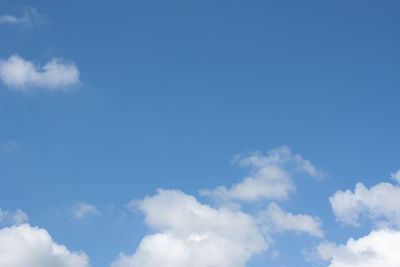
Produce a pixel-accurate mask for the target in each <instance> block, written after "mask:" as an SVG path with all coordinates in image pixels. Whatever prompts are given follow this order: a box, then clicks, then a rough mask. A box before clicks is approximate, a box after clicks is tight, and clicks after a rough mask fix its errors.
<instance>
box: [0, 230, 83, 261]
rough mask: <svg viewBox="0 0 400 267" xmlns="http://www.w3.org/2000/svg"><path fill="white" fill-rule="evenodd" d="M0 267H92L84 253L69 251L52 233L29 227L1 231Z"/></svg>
mask: <svg viewBox="0 0 400 267" xmlns="http://www.w3.org/2000/svg"><path fill="white" fill-rule="evenodd" d="M0 266H1V267H26V266H29V267H55V266H57V267H90V263H89V258H88V256H86V254H85V253H83V252H70V251H69V250H68V249H67V248H66V247H65V246H63V245H59V244H57V243H55V242H54V241H53V240H52V238H51V236H50V235H49V233H48V232H47V231H46V230H44V229H40V228H38V227H32V226H30V225H28V224H22V225H18V226H11V227H5V228H2V229H0Z"/></svg>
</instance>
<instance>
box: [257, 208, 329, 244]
mask: <svg viewBox="0 0 400 267" xmlns="http://www.w3.org/2000/svg"><path fill="white" fill-rule="evenodd" d="M261 219H262V220H263V223H266V224H268V225H269V227H271V228H272V229H271V230H274V231H278V232H284V231H296V232H304V233H308V234H310V235H312V236H316V237H323V236H324V233H323V232H322V230H321V226H322V223H321V220H320V219H319V218H318V217H311V216H310V215H306V214H292V213H290V212H286V211H284V210H283V209H282V208H281V207H279V205H278V204H276V203H271V204H269V205H268V208H267V210H266V211H265V212H263V213H262V214H261Z"/></svg>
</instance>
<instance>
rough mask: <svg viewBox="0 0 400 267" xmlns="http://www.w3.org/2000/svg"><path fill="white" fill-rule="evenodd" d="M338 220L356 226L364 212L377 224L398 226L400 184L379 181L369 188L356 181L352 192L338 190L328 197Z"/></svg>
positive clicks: (399, 221)
mask: <svg viewBox="0 0 400 267" xmlns="http://www.w3.org/2000/svg"><path fill="white" fill-rule="evenodd" d="M329 200H330V202H331V206H332V209H333V212H334V214H335V216H336V218H337V220H338V221H340V222H342V223H344V224H349V225H354V226H357V225H359V217H360V215H362V214H364V215H365V216H366V217H368V218H370V219H373V220H374V221H375V222H377V223H378V224H384V226H388V225H396V226H400V186H399V185H392V184H390V183H379V184H377V185H375V186H373V187H371V188H370V189H368V188H366V187H365V186H364V185H363V184H362V183H358V184H357V185H356V187H355V190H354V192H352V191H350V190H346V191H338V192H336V193H335V194H334V195H333V196H332V197H330V198H329Z"/></svg>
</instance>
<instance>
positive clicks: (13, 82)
mask: <svg viewBox="0 0 400 267" xmlns="http://www.w3.org/2000/svg"><path fill="white" fill-rule="evenodd" d="M0 79H1V80H2V81H3V83H4V84H5V85H7V86H8V87H9V88H13V89H15V90H22V91H23V90H28V88H31V87H33V88H41V89H47V90H57V89H66V88H67V87H69V86H72V85H77V84H79V71H78V69H77V68H76V66H75V64H74V63H66V62H64V61H63V60H61V59H57V58H53V59H52V60H50V61H48V62H47V63H46V64H45V65H43V66H42V67H40V66H36V65H34V64H33V63H32V62H31V61H28V60H25V59H23V58H21V57H20V56H19V55H13V56H10V57H9V58H8V59H7V60H0Z"/></svg>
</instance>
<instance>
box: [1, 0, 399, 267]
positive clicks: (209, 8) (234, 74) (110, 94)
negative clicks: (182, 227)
mask: <svg viewBox="0 0 400 267" xmlns="http://www.w3.org/2000/svg"><path fill="white" fill-rule="evenodd" d="M27 7H32V8H35V9H36V10H37V11H38V12H39V14H40V15H41V18H42V21H41V22H40V23H37V24H34V25H31V27H26V26H23V25H8V24H0V36H1V41H0V59H4V60H6V59H7V58H9V56H11V55H15V54H18V55H19V56H21V57H22V58H24V59H26V60H29V61H32V62H35V64H39V65H43V64H44V63H46V62H47V61H48V60H50V59H51V58H63V59H65V60H68V61H71V62H74V63H75V64H76V67H77V68H78V69H79V72H80V84H79V85H78V86H74V87H73V88H71V89H69V90H61V91H58V90H54V91H48V90H32V91H29V92H21V91H17V90H13V89H10V88H9V87H8V86H7V85H6V84H4V83H1V85H0V145H1V146H2V148H3V149H2V150H1V151H0V181H1V186H0V207H1V208H3V209H6V210H16V209H21V210H23V211H24V212H26V213H27V214H28V215H29V218H30V219H29V222H30V224H31V225H38V226H40V227H42V228H45V229H47V231H48V232H49V233H50V234H51V236H52V237H53V238H54V239H55V240H56V241H57V242H59V243H61V244H65V245H66V246H67V247H68V248H69V249H71V250H83V251H85V253H87V254H88V256H89V257H90V258H91V260H92V263H93V266H96V267H106V266H109V264H110V262H112V261H114V260H115V259H116V257H117V256H118V253H119V252H121V251H123V252H125V253H129V254H131V253H133V252H134V251H135V249H136V247H137V246H138V244H139V242H140V240H141V238H143V236H144V235H146V234H148V233H149V232H150V229H149V228H148V227H147V226H146V225H145V223H144V221H143V216H142V215H141V214H140V213H131V212H129V211H128V210H127V209H126V205H127V203H129V202H130V201H131V200H132V199H142V198H143V197H144V196H146V195H154V194H155V192H156V191H155V190H156V189H157V188H165V189H179V190H182V191H183V192H185V193H187V194H190V195H194V196H196V197H197V198H198V200H199V201H202V202H206V203H209V202H210V200H208V199H207V198H206V197H204V196H200V195H199V194H198V190H200V189H212V188H215V187H217V186H219V185H226V186H230V185H231V184H234V183H237V182H239V181H240V180H241V179H242V178H243V177H244V176H246V175H247V173H248V170H247V169H246V168H241V167H238V166H237V165H234V164H231V161H232V159H233V157H234V155H236V154H238V153H246V152H254V151H261V152H263V153H265V152H267V151H269V150H271V149H275V148H277V147H280V146H282V145H287V146H289V147H290V148H291V150H292V151H293V153H300V154H301V155H302V156H303V157H304V158H305V159H308V160H310V161H311V162H312V164H313V165H314V166H316V167H317V168H318V169H320V170H323V171H324V172H325V173H326V175H325V176H324V178H323V179H318V180H313V179H307V178H302V177H299V178H298V179H297V180H296V177H295V178H294V180H295V183H296V187H297V189H296V193H294V195H293V196H292V197H290V199H288V200H285V201H283V202H282V203H281V204H280V205H281V206H282V207H284V208H285V209H287V210H289V211H290V212H293V213H306V214H310V215H313V216H314V215H316V216H318V217H319V218H320V219H321V221H322V222H323V226H322V229H323V230H324V232H325V237H324V238H323V239H322V240H324V239H326V240H330V241H334V242H338V243H343V242H345V241H346V240H347V239H348V238H349V237H351V236H353V237H355V238H357V237H360V236H363V235H366V234H368V233H369V231H370V225H368V223H367V225H365V226H361V227H359V228H352V227H343V226H341V224H340V223H338V222H337V221H336V220H335V217H334V214H333V213H332V209H331V205H330V203H329V199H328V198H329V197H330V196H332V195H333V194H334V193H335V192H336V191H337V190H345V189H351V190H353V189H354V186H355V184H356V183H357V182H362V183H364V184H365V185H366V186H367V187H370V186H373V185H375V184H377V183H379V182H383V181H390V179H389V177H390V174H391V173H393V172H395V171H396V170H398V169H399V168H400V157H399V151H400V142H399V136H400V104H399V103H400V100H399V99H400V91H399V90H400V80H399V77H400V76H399V73H400V64H399V62H400V50H399V42H400V30H399V29H400V27H399V26H400V14H399V13H400V3H399V2H398V1H368V0H367V1H366V0H362V1H342V0H340V1H257V0H255V1H208V0H202V1H187V0H186V1H153V0H146V1H93V0H87V1H75V0H71V1H50V0H47V1H44V0H37V1H11V0H2V1H1V2H0V13H1V14H0V15H2V14H12V15H15V16H20V15H22V14H23V10H26V8H27ZM11 140H12V141H14V142H15V143H16V146H15V147H13V148H10V149H6V148H9V147H8V145H7V144H9V142H10V141H11ZM80 202H85V203H90V204H92V205H94V206H96V207H97V209H98V210H99V212H100V213H101V215H100V216H90V217H88V218H85V219H84V220H79V221H77V220H74V219H71V214H70V209H71V208H70V207H72V206H73V205H75V204H76V203H80ZM274 239H275V244H274V246H272V247H271V248H270V249H269V250H268V251H267V252H265V253H263V254H261V255H258V256H256V257H254V258H253V260H252V261H250V263H249V264H250V266H252V267H258V266H276V267H280V266H286V267H291V266H292V267H300V266H310V263H309V262H307V261H305V260H304V255H303V253H302V251H303V250H304V248H307V247H311V246H313V244H316V243H319V242H320V241H321V239H319V238H315V237H310V236H307V235H304V234H296V233H282V234H279V235H276V236H274ZM274 250H279V252H280V254H279V256H277V257H271V254H272V251H274Z"/></svg>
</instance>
